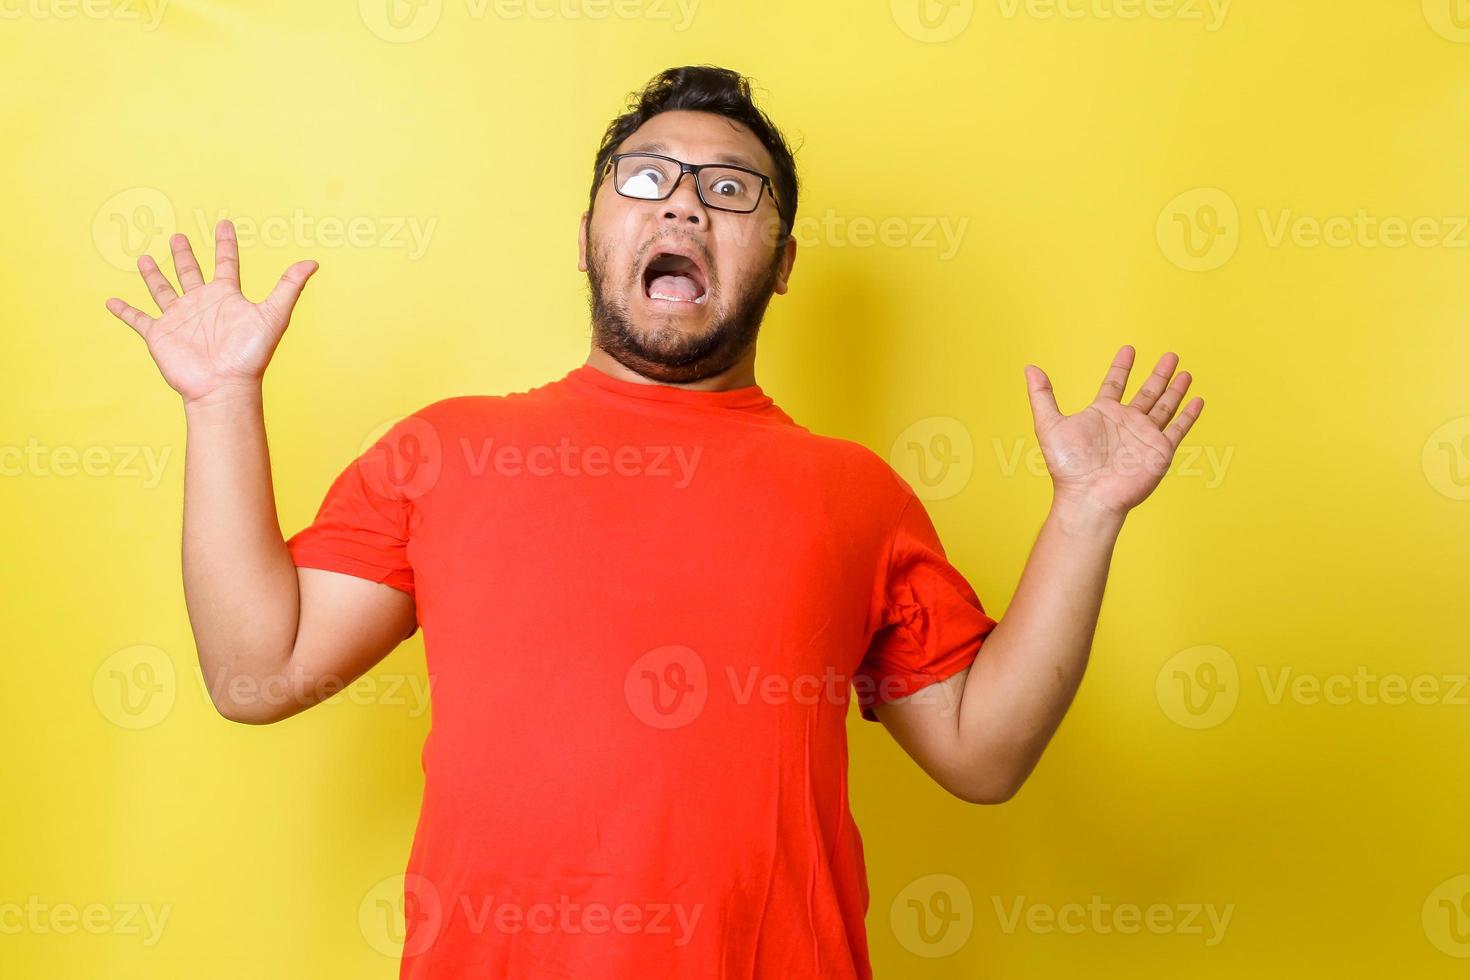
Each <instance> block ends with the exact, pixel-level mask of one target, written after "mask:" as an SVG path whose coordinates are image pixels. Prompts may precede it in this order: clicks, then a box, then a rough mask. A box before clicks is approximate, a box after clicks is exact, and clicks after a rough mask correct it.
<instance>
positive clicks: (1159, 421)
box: [1026, 345, 1205, 515]
mask: <svg viewBox="0 0 1470 980" xmlns="http://www.w3.org/2000/svg"><path fill="white" fill-rule="evenodd" d="M1178 363H1179V358H1178V357H1177V356H1176V355H1174V354H1172V353H1168V354H1165V355H1164V356H1163V357H1161V358H1160V359H1159V363H1158V365H1157V366H1156V367H1155V368H1154V371H1153V374H1151V375H1149V377H1148V379H1147V380H1146V381H1144V383H1143V385H1142V386H1141V387H1140V388H1139V389H1138V392H1137V394H1135V395H1134V396H1133V400H1132V401H1130V402H1129V403H1128V404H1126V405H1124V404H1123V402H1122V397H1123V391H1124V389H1125V388H1126V386H1127V383H1128V372H1129V371H1130V370H1131V369H1132V367H1133V347H1132V346H1131V345H1124V346H1123V347H1122V348H1121V349H1120V350H1119V351H1118V353H1117V356H1115V357H1114V358H1113V363H1112V366H1111V367H1110V368H1108V373H1107V376H1106V377H1105V378H1104V379H1103V383H1102V387H1101V388H1100V389H1099V390H1098V393H1097V398H1096V399H1094V400H1093V402H1092V404H1091V405H1088V406H1087V407H1086V408H1084V409H1083V410H1082V411H1080V412H1078V413H1077V414H1075V415H1063V414H1062V413H1061V412H1060V411H1059V410H1058V409H1057V402H1056V396H1055V395H1054V394H1053V392H1052V388H1051V381H1050V380H1049V379H1048V378H1047V376H1046V373H1045V372H1044V371H1042V370H1041V369H1040V368H1039V367H1036V366H1035V365H1027V366H1026V382H1027V388H1028V389H1029V391H1030V396H1031V414H1032V416H1033V418H1034V420H1035V423H1036V438H1037V441H1038V442H1039V443H1040V444H1041V452H1042V455H1043V456H1045V457H1046V465H1047V469H1048V470H1050V471H1051V476H1052V483H1053V486H1054V487H1055V491H1056V495H1057V497H1058V498H1065V499H1071V500H1077V501H1083V502H1086V503H1087V504H1089V505H1091V506H1093V507H1095V508H1098V509H1101V510H1104V511H1107V512H1111V513H1115V514H1119V515H1122V514H1125V513H1127V511H1128V510H1130V509H1131V508H1133V507H1136V506H1137V505H1138V504H1140V503H1142V502H1143V501H1144V500H1145V499H1146V498H1147V497H1148V495H1149V494H1150V493H1152V492H1153V490H1154V488H1155V487H1156V486H1158V485H1159V481H1160V480H1162V479H1163V477H1164V473H1165V472H1167V471H1168V469H1169V463H1170V462H1171V461H1172V460H1173V459H1174V451H1175V450H1176V449H1178V448H1179V443H1180V442H1181V441H1182V440H1183V439H1184V436H1185V434H1186V433H1187V432H1189V429H1190V427H1191V426H1192V425H1194V422H1195V420H1196V419H1198V418H1199V415H1200V412H1201V411H1202V410H1203V409H1204V404H1205V403H1204V399H1202V398H1194V399H1192V400H1191V401H1190V402H1189V404H1188V405H1185V406H1184V410H1183V412H1181V413H1180V414H1179V417H1178V418H1177V419H1175V418H1174V413H1175V412H1176V410H1178V408H1179V403H1180V402H1181V401H1182V400H1183V399H1184V393H1185V392H1186V391H1188V390H1189V382H1190V376H1189V372H1187V371H1181V372H1180V373H1179V374H1178V375H1177V376H1176V375H1174V369H1175V367H1176V366H1177V365H1178ZM1171 377H1172V378H1173V381H1172V383H1171V381H1170V378H1171ZM1171 419H1172V420H1173V421H1172V422H1171Z"/></svg>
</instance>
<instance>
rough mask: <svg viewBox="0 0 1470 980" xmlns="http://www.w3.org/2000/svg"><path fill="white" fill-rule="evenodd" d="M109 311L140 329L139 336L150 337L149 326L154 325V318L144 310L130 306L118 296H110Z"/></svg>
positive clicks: (135, 328)
mask: <svg viewBox="0 0 1470 980" xmlns="http://www.w3.org/2000/svg"><path fill="white" fill-rule="evenodd" d="M107 312H109V313H111V314H112V315H113V316H115V317H117V318H118V319H119V320H121V321H122V322H123V323H126V324H127V325H128V326H130V327H132V328H133V329H134V330H136V331H138V336H140V337H142V338H144V339H145V340H146V339H147V338H148V328H149V327H151V326H153V318H152V317H150V316H149V315H148V314H146V313H144V312H143V311H142V310H140V309H138V308H136V307H133V306H129V305H128V304H126V303H124V302H123V301H122V300H120V299H118V298H117V297H116V296H109V297H108V298H107Z"/></svg>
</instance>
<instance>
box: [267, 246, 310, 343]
mask: <svg viewBox="0 0 1470 980" xmlns="http://www.w3.org/2000/svg"><path fill="white" fill-rule="evenodd" d="M318 268H320V266H318V265H317V263H316V262H315V261H314V260H312V259H305V260H303V261H301V262H297V263H295V264H294V265H292V266H291V267H290V268H288V269H287V270H286V271H285V272H283V273H281V278H280V281H279V282H277V283H276V288H275V289H272V290H271V294H270V295H269V296H267V297H266V298H265V301H264V302H263V303H262V304H261V305H262V306H264V307H265V308H266V310H267V311H268V312H269V313H270V315H271V317H272V318H273V319H275V320H276V321H277V323H278V325H279V326H280V327H282V328H284V327H285V326H286V324H287V323H288V322H289V321H290V319H291V311H292V310H294V309H295V308H296V300H297V298H298V297H299V296H300V295H301V290H302V287H304V286H305V285H306V280H308V279H310V278H311V274H312V273H313V272H315V271H316V270H317V269H318Z"/></svg>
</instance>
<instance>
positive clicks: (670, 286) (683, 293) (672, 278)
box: [648, 273, 699, 301]
mask: <svg viewBox="0 0 1470 980" xmlns="http://www.w3.org/2000/svg"><path fill="white" fill-rule="evenodd" d="M656 293H662V294H663V295H665V296H672V297H674V298H675V299H683V300H690V301H692V300H694V299H695V297H697V296H698V295H699V287H698V286H696V285H695V284H694V280H693V279H691V278H689V277H688V276H686V275H681V274H679V273H673V274H670V275H662V276H659V277H658V278H656V279H654V280H653V282H651V283H649V284H648V295H650V296H653V295H654V294H656Z"/></svg>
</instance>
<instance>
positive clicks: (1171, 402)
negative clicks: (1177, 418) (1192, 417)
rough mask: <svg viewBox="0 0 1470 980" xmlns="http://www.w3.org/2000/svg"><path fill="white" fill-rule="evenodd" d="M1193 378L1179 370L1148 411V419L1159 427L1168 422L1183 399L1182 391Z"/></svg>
mask: <svg viewBox="0 0 1470 980" xmlns="http://www.w3.org/2000/svg"><path fill="white" fill-rule="evenodd" d="M1193 380H1194V378H1192V377H1191V376H1190V374H1189V372H1188V371H1180V372H1179V373H1178V374H1177V375H1175V377H1174V381H1173V382H1172V383H1171V384H1170V385H1169V387H1168V389H1167V390H1165V392H1164V394H1163V395H1162V396H1161V397H1160V398H1159V400H1158V401H1157V402H1155V403H1154V407H1153V408H1152V409H1151V410H1150V411H1149V413H1148V419H1149V421H1150V422H1152V423H1153V424H1154V425H1157V426H1158V427H1159V428H1161V429H1162V428H1163V427H1164V426H1165V425H1166V424H1168V421H1169V420H1170V419H1171V418H1173V417H1174V410H1175V409H1176V408H1178V407H1179V403H1180V402H1182V401H1184V393H1185V392H1187V391H1188V390H1189V383H1190V382H1191V381H1193Z"/></svg>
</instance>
